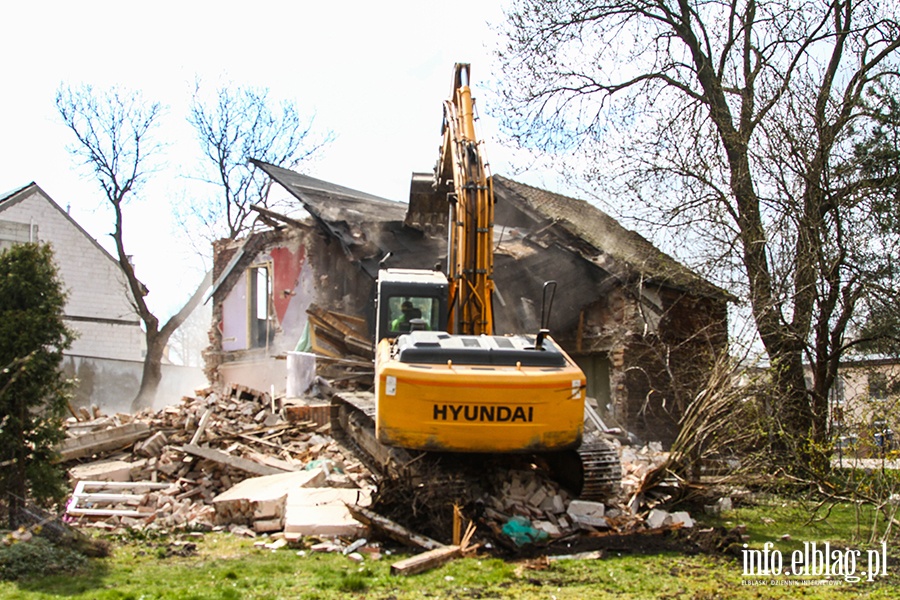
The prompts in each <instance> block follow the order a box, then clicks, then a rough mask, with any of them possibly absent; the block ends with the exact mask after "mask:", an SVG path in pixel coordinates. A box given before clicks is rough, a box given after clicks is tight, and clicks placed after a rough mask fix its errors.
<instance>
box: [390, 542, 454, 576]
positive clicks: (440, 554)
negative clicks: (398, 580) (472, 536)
mask: <svg viewBox="0 0 900 600" xmlns="http://www.w3.org/2000/svg"><path fill="white" fill-rule="evenodd" d="M460 556H462V551H461V549H460V547H459V546H442V547H440V548H435V549H434V550H428V551H426V552H423V553H422V554H417V555H415V556H410V557H409V558H405V559H403V560H398V561H397V562H395V563H394V564H392V565H391V575H415V574H416V573H423V572H425V571H428V570H429V569H434V568H436V567H439V566H441V565H442V564H444V563H445V562H447V561H450V560H453V559H454V558H459V557H460Z"/></svg>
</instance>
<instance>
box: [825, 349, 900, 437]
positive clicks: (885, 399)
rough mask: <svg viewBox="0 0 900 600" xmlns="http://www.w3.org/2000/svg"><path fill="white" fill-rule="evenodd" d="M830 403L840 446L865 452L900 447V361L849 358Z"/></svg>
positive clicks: (835, 386)
mask: <svg viewBox="0 0 900 600" xmlns="http://www.w3.org/2000/svg"><path fill="white" fill-rule="evenodd" d="M829 400H830V402H829V405H830V409H831V414H830V417H831V419H830V424H831V429H832V432H833V433H834V437H835V439H836V443H837V445H838V446H839V447H843V448H844V449H849V450H861V451H863V452H864V453H870V452H874V453H877V452H878V450H880V448H881V447H882V446H883V447H884V448H885V449H897V448H898V447H900V360H898V359H896V358H889V357H882V356H869V357H848V358H847V359H845V360H843V361H841V364H840V366H839V367H838V377H837V379H836V380H835V383H834V386H833V387H832V390H831V394H830V398H829ZM895 432H897V433H895Z"/></svg>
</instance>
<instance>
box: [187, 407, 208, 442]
mask: <svg viewBox="0 0 900 600" xmlns="http://www.w3.org/2000/svg"><path fill="white" fill-rule="evenodd" d="M212 413H213V409H212V408H207V409H206V410H205V411H204V412H203V416H202V417H200V423H199V424H198V425H197V431H195V432H194V437H192V438H191V442H190V443H191V444H192V445H196V444H197V443H199V442H200V438H201V437H203V433H204V432H205V431H206V424H207V423H209V418H210V417H211V416H212Z"/></svg>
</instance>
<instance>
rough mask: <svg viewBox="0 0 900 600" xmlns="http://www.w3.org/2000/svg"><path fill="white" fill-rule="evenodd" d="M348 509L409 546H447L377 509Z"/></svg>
mask: <svg viewBox="0 0 900 600" xmlns="http://www.w3.org/2000/svg"><path fill="white" fill-rule="evenodd" d="M347 509H348V510H349V511H350V514H351V515H352V516H353V518H354V519H356V520H357V521H359V522H360V523H362V524H364V525H368V526H369V527H370V528H372V529H377V530H379V531H381V532H383V533H384V534H386V535H387V536H389V537H390V538H392V539H394V540H396V541H398V542H400V543H401V544H406V545H407V546H416V547H418V548H423V549H425V550H435V549H438V548H445V547H446V546H444V544H442V543H440V542H438V541H437V540H433V539H431V538H429V537H425V536H424V535H419V534H418V533H414V532H412V531H410V530H409V529H407V528H406V527H404V526H403V525H400V524H399V523H397V522H395V521H391V520H390V519H388V518H387V517H383V516H381V515H379V514H378V513H376V512H375V511H373V510H369V509H368V508H365V507H362V506H350V505H348V506H347Z"/></svg>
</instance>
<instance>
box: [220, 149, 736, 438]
mask: <svg viewBox="0 0 900 600" xmlns="http://www.w3.org/2000/svg"><path fill="white" fill-rule="evenodd" d="M256 164H257V166H259V167H260V168H262V169H263V170H264V171H265V172H266V173H267V174H268V175H269V176H270V177H271V178H272V179H273V180H274V181H275V182H277V183H278V184H280V185H281V186H282V187H283V188H284V189H285V190H287V191H288V192H289V193H290V194H291V195H292V196H293V197H294V198H296V200H297V201H298V202H299V203H300V204H301V205H302V207H303V208H304V209H305V210H306V212H307V213H308V215H309V216H308V217H306V218H302V219H294V218H290V217H286V216H283V215H279V214H275V213H273V212H270V211H268V210H265V209H261V208H260V209H258V212H259V214H260V219H261V220H262V221H263V222H264V223H265V224H267V225H268V227H269V228H268V229H265V230H262V231H257V232H254V233H252V234H251V235H249V236H247V237H245V238H243V239H242V240H239V241H234V242H223V243H220V244H217V245H216V247H215V248H214V282H215V283H214V289H213V295H212V300H213V328H212V330H211V347H210V349H209V350H208V351H207V353H206V364H207V375H208V376H209V378H210V381H211V382H212V383H214V384H218V385H222V386H225V385H229V384H244V385H247V386H250V387H254V388H256V389H262V390H270V389H274V391H275V392H276V393H283V392H284V391H285V389H287V388H289V387H290V386H289V385H288V381H289V376H288V372H289V368H288V363H289V362H291V360H293V359H295V358H296V356H297V355H298V351H303V350H309V351H310V353H311V354H315V356H316V358H317V359H318V360H319V362H320V365H321V364H322V363H323V361H324V362H325V363H327V362H328V361H340V362H342V363H344V364H349V365H351V366H353V365H355V366H357V367H358V368H359V373H362V374H363V375H365V374H368V376H369V379H371V373H372V368H371V358H372V350H373V347H374V339H373V338H374V335H373V332H374V308H375V307H374V298H375V279H376V276H377V272H378V269H379V266H380V265H381V264H384V265H386V266H390V267H397V268H425V269H428V268H433V267H436V266H437V267H438V268H440V265H442V263H443V262H444V260H445V258H446V235H445V223H443V222H442V221H441V219H440V218H437V219H435V218H434V216H433V215H432V216H431V217H429V218H423V217H422V216H421V215H417V214H413V212H412V211H409V210H408V208H409V206H410V205H408V204H405V203H399V202H393V201H390V200H386V199H383V198H379V197H376V196H372V195H369V194H366V193H363V192H358V191H355V190H350V189H348V188H344V187H341V186H338V185H334V184H331V183H327V182H324V181H320V180H317V179H314V178H311V177H308V176H305V175H301V174H299V173H296V172H293V171H290V170H286V169H282V168H279V167H275V166H273V165H269V164H266V163H256ZM493 187H494V195H495V198H496V208H495V227H494V232H495V233H494V235H495V285H496V292H495V298H494V311H495V327H496V330H497V332H498V333H535V332H537V330H538V328H539V326H540V313H541V291H542V287H543V284H544V282H545V281H549V280H554V281H556V282H557V293H556V298H555V301H554V304H553V311H552V316H551V321H550V329H551V331H552V333H553V336H554V339H556V340H557V341H558V342H559V343H560V344H561V345H562V346H563V347H564V348H565V349H566V351H567V352H569V353H570V354H571V355H572V357H573V358H574V359H575V360H576V362H578V364H579V365H580V366H581V368H582V369H583V370H584V371H585V374H586V375H587V381H588V390H587V392H588V396H589V397H591V398H593V399H595V400H596V401H597V405H598V408H599V410H600V414H601V415H602V416H603V418H604V419H605V420H606V421H607V426H610V427H611V426H620V427H622V428H624V429H626V430H627V431H629V432H631V433H633V434H635V435H636V436H637V437H638V438H640V439H642V440H645V441H646V440H657V441H661V442H662V443H663V444H664V445H666V446H668V445H669V444H671V442H672V441H673V440H674V439H675V436H676V435H677V432H678V425H677V424H678V420H679V418H680V415H681V413H682V411H683V409H684V407H685V406H686V405H687V402H689V401H690V399H691V398H692V397H693V396H694V395H695V394H696V391H697V390H698V389H700V388H701V387H702V385H703V383H704V381H705V377H706V374H707V372H708V370H709V368H710V366H711V364H712V361H713V360H714V356H715V355H716V353H718V352H719V351H722V350H724V348H725V345H726V344H727V303H728V301H729V299H730V297H729V295H728V294H727V293H726V292H724V291H723V290H721V289H719V288H717V287H716V286H714V285H712V284H711V283H709V282H708V281H706V280H705V279H703V278H701V277H700V276H698V275H697V274H696V273H694V272H693V271H691V270H690V269H688V268H686V267H685V266H683V265H681V264H679V263H678V262H677V261H675V260H674V259H673V258H671V257H669V256H668V255H666V254H664V253H663V252H661V251H660V250H658V249H657V248H655V247H654V246H653V245H652V244H650V242H648V241H647V240H646V239H645V238H643V237H641V236H640V235H639V234H637V233H635V232H632V231H629V230H627V229H625V228H624V227H622V226H621V225H620V224H618V223H617V222H616V221H615V220H614V219H612V218H611V217H609V216H608V215H606V214H605V213H603V212H602V211H600V210H599V209H597V208H596V207H594V206H592V205H591V204H589V203H587V202H585V201H583V200H578V199H574V198H569V197H565V196H562V195H559V194H554V193H551V192H548V191H546V190H541V189H538V188H535V187H532V186H528V185H524V184H521V183H518V182H515V181H512V180H510V179H507V178H505V177H501V176H498V175H495V176H494V177H493ZM434 214H439V213H438V212H435V213H434ZM444 219H446V216H445V217H444Z"/></svg>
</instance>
